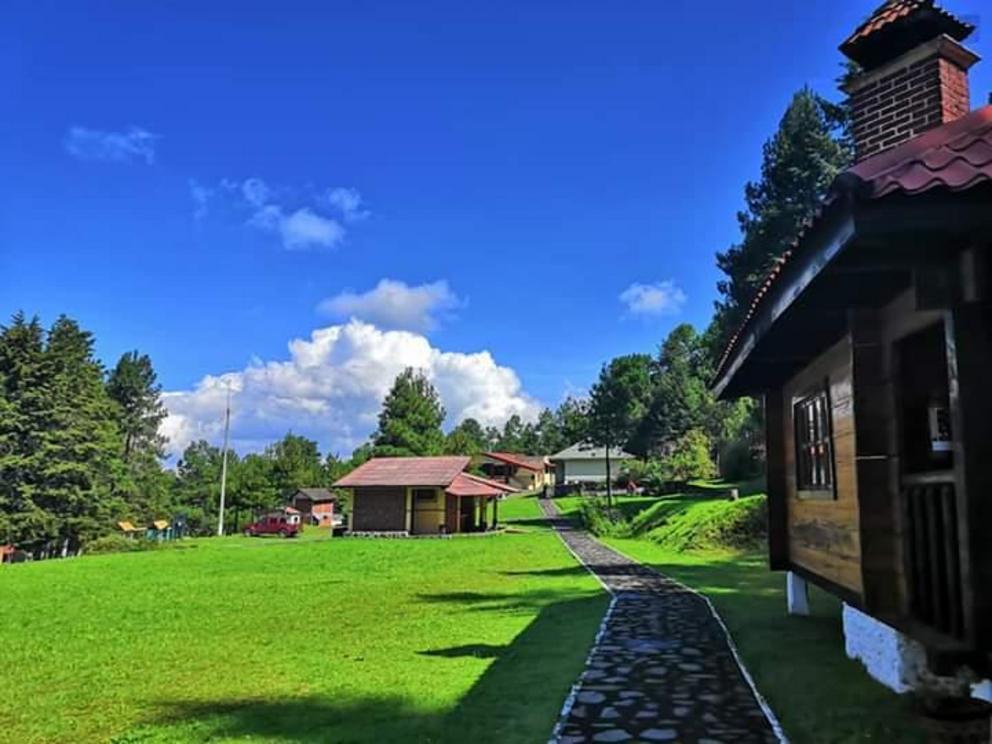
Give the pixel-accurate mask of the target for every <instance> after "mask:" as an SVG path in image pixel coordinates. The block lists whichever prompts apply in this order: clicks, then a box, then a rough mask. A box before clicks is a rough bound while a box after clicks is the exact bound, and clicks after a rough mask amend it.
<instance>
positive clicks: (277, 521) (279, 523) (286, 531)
mask: <svg viewBox="0 0 992 744" xmlns="http://www.w3.org/2000/svg"><path fill="white" fill-rule="evenodd" d="M301 532H303V522H302V520H301V519H300V513H299V512H298V511H296V509H284V510H283V511H277V512H272V513H271V514H266V515H265V516H264V517H262V518H261V519H259V520H258V521H257V522H252V523H251V524H249V525H248V526H247V527H245V535H247V536H248V537H259V536H261V535H282V536H283V537H296V536H297V535H298V534H300V533H301Z"/></svg>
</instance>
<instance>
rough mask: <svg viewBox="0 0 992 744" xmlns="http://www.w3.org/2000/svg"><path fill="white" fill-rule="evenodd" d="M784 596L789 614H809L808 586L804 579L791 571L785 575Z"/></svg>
mask: <svg viewBox="0 0 992 744" xmlns="http://www.w3.org/2000/svg"><path fill="white" fill-rule="evenodd" d="M785 597H786V601H787V603H788V607H789V614H790V615H808V614H809V586H808V585H807V584H806V579H804V578H803V577H802V576H800V575H799V574H797V573H794V572H793V571H789V572H788V573H787V574H786V575H785Z"/></svg>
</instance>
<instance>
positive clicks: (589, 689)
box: [540, 499, 784, 744]
mask: <svg viewBox="0 0 992 744" xmlns="http://www.w3.org/2000/svg"><path fill="white" fill-rule="evenodd" d="M540 503H541V508H542V509H543V510H544V512H545V514H546V515H547V516H548V517H550V518H551V520H552V522H553V524H554V527H555V529H556V530H558V534H559V536H560V537H561V539H562V540H563V541H564V542H565V544H566V545H567V546H568V547H569V548H570V549H571V550H572V552H573V553H575V554H576V556H578V558H579V559H580V560H581V561H582V562H583V563H584V564H585V565H586V566H587V567H588V568H589V569H590V570H591V571H592V572H593V573H595V574H596V576H598V577H599V578H600V580H601V581H602V582H603V583H604V584H605V585H606V587H607V588H608V589H609V590H610V592H611V593H612V594H613V596H614V601H613V604H612V605H611V609H610V614H609V615H608V617H607V619H606V620H605V622H604V627H603V632H602V633H601V635H600V637H599V639H598V642H597V644H596V646H595V648H594V649H593V651H592V653H591V654H590V657H589V660H588V662H587V664H586V669H585V671H584V672H583V673H582V675H581V676H580V678H579V681H578V684H577V686H576V688H575V689H574V690H573V698H572V699H571V700H570V701H569V702H570V704H571V705H570V706H569V705H566V707H565V710H564V711H563V715H562V718H561V720H560V721H559V723H558V726H557V727H556V729H555V734H554V736H553V737H552V741H557V742H561V744H580V743H582V744H585V743H586V742H698V743H699V744H716V743H717V742H726V743H727V744H730V743H731V742H734V743H737V742H744V743H747V744H750V743H751V742H761V744H765V743H769V744H770V743H772V742H778V741H780V739H779V737H778V736H777V735H776V733H775V730H773V726H772V724H771V723H770V722H769V719H768V717H767V716H766V715H765V712H764V710H763V709H762V705H761V704H759V702H758V698H757V697H756V694H755V692H754V691H753V689H752V688H751V686H750V684H749V683H748V681H747V679H745V677H744V674H743V673H742V671H741V668H740V666H739V665H738V663H737V661H736V658H735V656H734V652H733V651H732V650H731V647H730V644H729V643H728V639H727V634H726V631H725V630H724V629H723V626H722V625H721V623H720V622H719V620H717V618H716V617H715V616H714V615H713V612H712V611H711V609H710V606H709V604H708V603H707V601H706V600H705V599H703V598H702V597H701V596H700V595H698V594H696V593H694V592H691V591H689V590H688V589H686V588H685V587H683V586H681V585H680V584H677V583H675V582H674V581H672V580H671V579H668V578H666V577H665V576H663V575H662V574H660V573H658V572H656V571H654V570H653V569H651V568H648V567H647V566H644V565H643V564H641V563H638V562H636V561H633V560H631V559H629V558H626V557H624V556H623V555H621V554H619V553H617V552H616V551H614V550H611V549H610V548H607V547H606V546H604V545H603V544H602V543H600V542H598V541H597V540H595V539H593V538H592V537H591V536H590V535H589V534H588V533H586V532H585V531H583V530H579V529H572V528H571V526H570V525H569V523H568V522H567V521H566V520H562V519H560V518H559V516H558V512H557V508H556V507H555V505H554V503H553V502H552V501H551V500H550V499H541V500H540ZM782 740H784V738H783V739H782Z"/></svg>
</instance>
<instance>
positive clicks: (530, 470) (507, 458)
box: [473, 452, 554, 491]
mask: <svg viewBox="0 0 992 744" xmlns="http://www.w3.org/2000/svg"><path fill="white" fill-rule="evenodd" d="M473 462H475V463H476V464H477V466H478V468H479V470H481V471H482V472H483V473H484V474H485V476H486V477H487V478H489V479H490V480H495V481H500V482H502V483H505V484H507V485H509V486H513V487H514V488H516V489H518V490H521V491H540V490H542V489H543V488H544V487H545V486H551V485H554V467H553V466H552V465H551V463H550V461H549V460H548V458H547V457H542V456H540V455H521V454H517V453H515V452H483V453H481V454H479V455H477V456H476V457H475V458H473Z"/></svg>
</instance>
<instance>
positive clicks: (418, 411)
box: [372, 367, 445, 457]
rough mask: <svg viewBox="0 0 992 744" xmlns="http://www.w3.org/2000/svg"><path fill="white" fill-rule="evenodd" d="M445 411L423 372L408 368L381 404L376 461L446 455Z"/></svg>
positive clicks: (376, 437)
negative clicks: (442, 429)
mask: <svg viewBox="0 0 992 744" xmlns="http://www.w3.org/2000/svg"><path fill="white" fill-rule="evenodd" d="M444 415H445V413H444V407H443V406H442V405H441V398H440V396H439V395H438V393H437V390H435V389H434V386H433V385H432V384H431V383H430V380H428V379H427V377H426V375H424V373H423V372H418V371H416V370H414V369H413V368H412V367H408V368H407V369H405V370H404V371H403V372H401V373H400V374H399V376H398V377H397V378H396V381H395V382H394V383H393V387H392V389H391V390H390V391H389V394H388V395H387V396H386V399H385V401H383V404H382V412H381V413H380V414H379V428H378V429H377V430H376V432H375V434H374V436H373V442H372V443H373V452H374V454H375V455H376V456H377V457H410V456H417V455H439V454H441V453H442V452H443V451H444V433H443V432H442V431H441V423H442V422H443V421H444Z"/></svg>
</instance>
